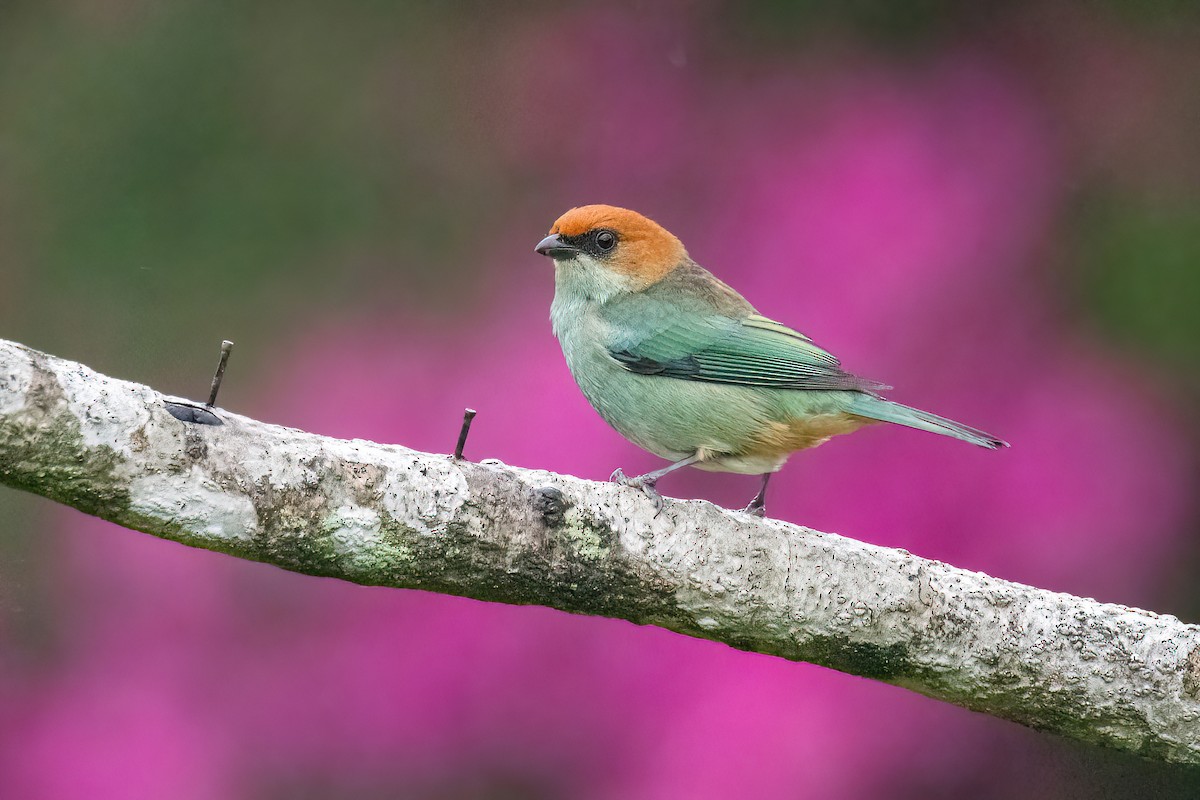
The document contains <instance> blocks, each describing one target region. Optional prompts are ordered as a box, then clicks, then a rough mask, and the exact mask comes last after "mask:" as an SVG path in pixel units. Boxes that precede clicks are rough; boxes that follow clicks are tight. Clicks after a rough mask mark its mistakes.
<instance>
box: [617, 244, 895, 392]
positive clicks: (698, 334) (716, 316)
mask: <svg viewBox="0 0 1200 800" xmlns="http://www.w3.org/2000/svg"><path fill="white" fill-rule="evenodd" d="M697 271H699V273H701V274H697ZM668 280H670V279H668ZM663 283H664V284H667V282H666V281H664V282H663ZM602 314H603V315H604V317H605V318H606V319H607V320H608V321H609V322H610V324H611V329H612V330H613V331H615V332H617V333H615V334H614V336H613V339H612V341H611V342H610V343H609V354H610V355H611V356H612V357H613V358H614V359H615V360H616V361H618V362H619V363H620V364H621V365H622V366H623V367H625V369H627V370H629V371H631V372H637V373H641V374H644V375H661V376H663V377H668V378H677V379H683V380H693V381H707V382H710V383H724V384H731V385H738V386H753V387H760V388H767V389H808V390H854V391H863V392H874V391H877V390H882V389H886V388H889V387H886V386H884V385H883V384H880V383H877V382H875V381H870V380H866V379H864V378H860V377H858V376H856V375H851V374H850V373H848V372H845V371H843V370H842V369H841V364H840V362H839V361H838V360H837V358H836V357H834V356H833V354H832V353H829V352H828V351H826V350H823V349H821V348H820V347H818V346H817V345H816V344H814V343H813V341H812V340H811V339H809V338H808V337H807V336H805V335H804V334H802V333H800V332H798V331H794V330H792V329H791V328H789V327H787V326H786V325H782V324H780V323H778V322H776V321H774V320H771V319H768V318H766V317H764V316H761V315H760V314H758V313H756V312H755V311H754V308H753V307H752V306H751V305H750V304H749V303H748V302H746V301H745V300H744V299H743V298H742V297H741V296H740V295H738V294H737V293H736V292H734V290H733V289H730V288H729V287H727V286H725V284H722V283H720V282H719V281H717V280H716V279H715V278H712V276H711V275H708V273H706V272H704V271H703V270H702V269H701V268H700V267H698V266H696V267H692V268H691V269H690V270H689V271H688V272H687V273H685V274H684V275H683V276H681V278H676V279H675V280H674V282H673V284H667V285H662V284H660V285H659V286H656V287H652V288H651V289H649V290H647V291H645V292H642V293H639V294H633V295H626V296H624V297H623V298H621V299H619V300H614V301H612V302H610V303H608V304H606V305H605V307H604V308H603V309H602Z"/></svg>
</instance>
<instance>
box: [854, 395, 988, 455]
mask: <svg viewBox="0 0 1200 800" xmlns="http://www.w3.org/2000/svg"><path fill="white" fill-rule="evenodd" d="M849 411H850V413H852V414H857V415H858V416H860V417H867V418H868V419H877V420H880V421H882V422H894V423H896V424H897V425H904V426H906V427H909V428H916V429H917V430H921V431H929V432H930V433H940V434H941V435H942V436H950V437H952V438H955V439H962V440H963V441H964V442H970V443H971V444H974V445H979V446H980V447H986V448H988V449H989V450H996V449H998V448H1001V447H1008V442H1006V441H1004V440H1002V439H998V438H996V437H995V436H992V435H991V434H990V433H985V432H983V431H981V430H978V429H976V428H970V427H968V426H966V425H963V424H961V423H958V422H955V421H954V420H951V419H946V418H945V417H939V416H938V415H937V414H930V413H929V412H928V411H922V410H921V409H919V408H910V407H909V406H905V405H901V404H900V403H893V402H892V401H891V400H884V399H883V398H881V397H874V396H872V395H869V394H859V395H857V396H856V397H855V398H854V400H853V402H852V403H851V404H850V408H849Z"/></svg>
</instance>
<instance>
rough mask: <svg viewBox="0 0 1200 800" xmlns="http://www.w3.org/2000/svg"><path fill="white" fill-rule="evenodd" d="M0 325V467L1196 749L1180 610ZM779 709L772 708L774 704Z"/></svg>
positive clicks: (983, 703) (310, 557) (298, 546)
mask: <svg viewBox="0 0 1200 800" xmlns="http://www.w3.org/2000/svg"><path fill="white" fill-rule="evenodd" d="M217 413H218V416H220V417H221V418H222V420H223V421H224V424H223V425H201V424H196V423H193V422H184V421H181V420H179V419H176V418H175V417H174V416H172V415H171V414H170V413H168V411H167V408H166V406H165V404H164V397H163V396H162V395H160V394H159V393H158V392H156V391H154V390H153V389H150V388H148V387H146V386H140V385H137V384H134V383H127V382H125V381H120V380H115V379H113V378H108V377H105V376H103V375H99V374H97V373H95V372H93V371H91V370H90V369H88V368H86V367H84V366H82V365H80V364H75V363H71V362H69V361H63V360H60V359H57V358H53V357H51V356H47V355H45V354H42V353H38V352H36V351H33V350H30V349H28V348H26V347H23V346H21V345H18V344H14V343H10V342H4V341H0V482H2V483H5V484H8V485H10V486H14V487H17V488H20V489H26V490H28V491H31V492H35V493H37V494H41V495H44V496H46V497H49V498H51V499H53V500H57V501H59V502H61V503H65V504H67V505H70V506H74V507H75V508H78V509H80V510H82V511H86V512H87V513H89V514H94V515H96V516H99V517H103V518H104V519H108V520H112V521H113V522H117V523H120V524H121V525H125V526H127V527H130V528H135V529H137V530H141V531H145V532H147V533H150V534H153V535H155V536H159V537H162V538H165V539H172V540H174V541H177V542H182V543H184V544H188V545H192V546H195V547H203V548H206V549H209V550H218V551H221V552H224V553H228V554H230V555H233V556H237V557H240V558H249V559H255V560H258V561H264V562H267V563H270V564H275V565H277V566H280V567H283V568H285V569H289V570H294V571H296V572H303V573H307V574H310V575H326V576H331V577H336V578H341V579H343V580H348V581H354V582H357V583H363V584H373V585H380V586H396V587H407V588H416V589H428V590H431V591H436V592H445V593H448V594H456V595H463V596H466V597H474V598H478V599H480V600H493V601H498V602H504V603H536V604H539V605H546V606H552V607H554V608H559V609H563V610H565V611H570V612H574V613H579V614H593V615H599V616H606V617H617V618H621V619H627V620H630V621H632V622H636V623H640V624H651V625H659V626H662V627H664V628H668V629H670V630H673V631H678V632H679V633H683V634H686V635H689V636H697V637H703V638H706V639H712V640H715V641H719V642H725V643H726V644H729V645H732V646H734V647H738V648H742V649H745V650H753V651H756V652H760V653H770V654H774V655H777V656H782V657H783V658H789V659H793V660H797V661H811V662H814V663H817V664H823V665H825V666H828V667H832V668H834V669H839V670H842V671H845V672H849V673H853V674H855V675H862V676H865V677H868V678H875V679H878V680H882V681H887V682H889V683H893V684H897V685H900V686H904V687H907V688H909V689H913V690H915V691H918V692H921V693H923V694H926V695H929V696H931V697H936V698H940V699H942V700H947V701H949V702H952V703H957V704H959V705H962V706H966V707H967V708H971V709H975V710H977V711H983V712H987V713H989V714H994V715H996V716H999V717H1003V718H1006V719H1010V720H1015V721H1017V722H1021V723H1024V724H1026V725H1031V726H1033V727H1036V728H1041V729H1045V730H1049V731H1054V732H1056V733H1059V734H1062V735H1064V736H1069V737H1073V738H1075V739H1078V740H1081V741H1086V742H1092V743H1096V744H1101V745H1107V746H1111V747H1116V748H1121V749H1123V750H1128V751H1131V752H1134V753H1139V754H1141V755H1143V756H1147V757H1151V758H1157V759H1163V760H1167V761H1177V762H1186V763H1200V628H1198V627H1197V626H1194V625H1185V624H1183V623H1182V622H1180V621H1179V620H1177V619H1175V618H1174V617H1170V616H1159V615H1156V614H1152V613H1149V612H1146V611H1139V610H1137V609H1133V608H1126V607H1123V606H1115V605H1106V604H1101V603H1097V602H1095V601H1094V600H1088V599H1083V598H1078V597H1071V596H1069V595H1064V594H1057V593H1054V592H1048V591H1043V590H1040V589H1035V588H1032V587H1029V586H1022V585H1020V584H1015V583H1010V582H1007V581H1002V580H997V579H995V578H991V577H988V576H987V575H983V574H981V573H976V572H966V571H963V570H960V569H956V568H954V567H951V566H948V565H946V564H942V563H939V562H936V561H929V560H926V559H922V558H918V557H916V556H913V555H912V554H910V553H907V552H905V551H903V550H891V549H887V548H882V547H875V546H871V545H867V544H863V543H861V542H857V541H854V540H851V539H846V538H843V537H841V536H837V535H834V534H828V533H820V532H817V531H813V530H809V529H807V528H801V527H797V526H795V525H789V524H786V523H783V522H778V521H773V520H758V519H755V518H753V517H750V516H747V515H744V514H740V513H735V512H728V511H723V510H721V509H719V508H716V507H714V506H712V505H711V504H708V503H704V502H698V501H688V502H682V501H668V502H667V505H666V508H665V510H664V511H663V513H662V514H661V515H658V516H655V509H654V506H653V504H652V503H651V502H650V501H649V500H648V499H647V498H646V497H645V496H643V495H642V494H641V493H640V492H637V491H634V490H630V489H625V488H621V487H618V486H615V485H612V484H604V483H595V482H591V481H584V480H580V479H578V478H572V477H567V476H563V475H556V474H553V473H550V472H544V471H539V470H529V469H518V468H516V467H509V466H505V465H503V464H500V463H497V462H484V463H480V464H474V463H470V462H465V461H456V460H454V459H453V458H451V457H449V456H442V455H431V454H428V453H419V452H415V451H412V450H408V449H406V448H403V447H399V446H394V445H381V444H375V443H373V442H367V441H359V440H353V441H343V440H338V439H330V438H326V437H323V436H316V435H313V434H310V433H304V432H303V431H298V430H294V429H291V428H283V427H280V426H277V425H268V424H265V423H262V422H256V421H254V420H251V419H247V418H245V417H240V416H237V415H235V414H229V413H226V412H223V411H219V412H217ZM781 713H786V712H785V711H781Z"/></svg>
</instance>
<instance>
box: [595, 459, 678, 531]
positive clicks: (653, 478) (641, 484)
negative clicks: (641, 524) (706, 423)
mask: <svg viewBox="0 0 1200 800" xmlns="http://www.w3.org/2000/svg"><path fill="white" fill-rule="evenodd" d="M700 460H701V457H700V454H699V453H693V454H692V455H690V456H688V457H687V458H685V459H682V460H680V461H676V462H675V463H674V464H668V465H667V466H665V467H663V468H662V469H656V470H654V471H653V472H647V473H646V474H645V475H638V476H637V477H636V478H630V477H627V476H626V475H625V472H624V470H622V469H621V468H620V467H617V468H616V470H614V471H613V474H612V476H611V477H610V478H609V480H610V481H614V482H616V483H619V484H621V485H622V486H632V487H633V488H635V489H641V490H642V492H643V493H644V494H645V495H646V496H647V497H649V498H650V499H651V500H653V501H654V516H656V517H657V516H658V515H659V514H660V513H662V509H663V498H662V495H661V494H659V492H658V489H656V488H655V486H656V485H657V484H658V479H659V478H661V477H662V476H663V475H666V474H667V473H668V472H674V471H675V470H677V469H680V468H681V467H688V466H691V465H692V464H695V463H696V462H697V461H700Z"/></svg>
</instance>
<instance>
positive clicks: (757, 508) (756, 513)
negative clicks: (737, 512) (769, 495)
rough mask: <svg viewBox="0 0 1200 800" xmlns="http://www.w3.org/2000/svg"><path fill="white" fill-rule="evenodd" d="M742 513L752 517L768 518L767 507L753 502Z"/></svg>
mask: <svg viewBox="0 0 1200 800" xmlns="http://www.w3.org/2000/svg"><path fill="white" fill-rule="evenodd" d="M742 513H745V514H749V515H750V516H752V517H760V518H761V517H765V516H767V507H766V505H765V504H763V503H759V502H756V501H751V502H750V505H748V506H746V507H745V508H743V509H742Z"/></svg>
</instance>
